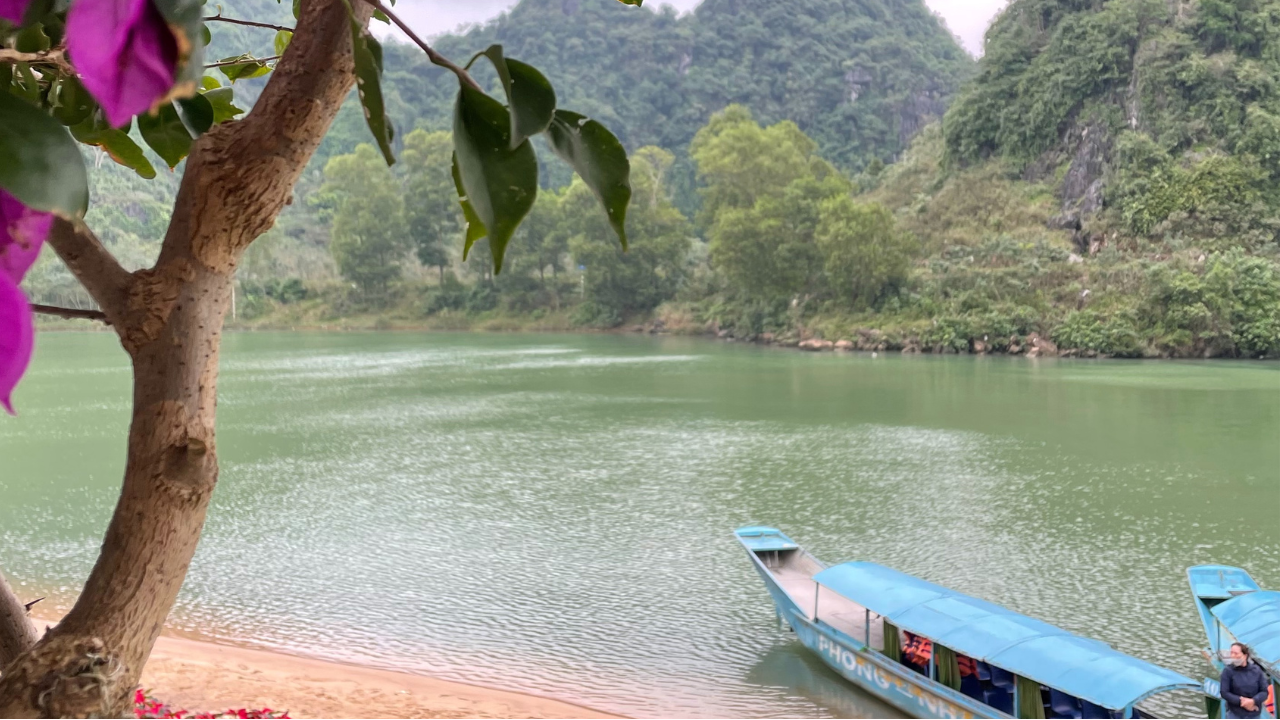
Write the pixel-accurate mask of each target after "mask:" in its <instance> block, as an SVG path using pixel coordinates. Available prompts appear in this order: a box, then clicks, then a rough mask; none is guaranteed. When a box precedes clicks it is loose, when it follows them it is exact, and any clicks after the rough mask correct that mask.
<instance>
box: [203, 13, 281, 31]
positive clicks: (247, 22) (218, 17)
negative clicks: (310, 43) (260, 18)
mask: <svg viewBox="0 0 1280 720" xmlns="http://www.w3.org/2000/svg"><path fill="white" fill-rule="evenodd" d="M204 21H205V22H224V23H231V24H232V25H247V26H249V27H258V28H266V29H268V30H279V31H282V32H293V28H291V27H288V26H286V25H272V24H271V23H260V22H254V21H252V20H241V19H239V18H229V17H222V13H218V14H217V15H214V16H213V17H207V18H205V19H204Z"/></svg>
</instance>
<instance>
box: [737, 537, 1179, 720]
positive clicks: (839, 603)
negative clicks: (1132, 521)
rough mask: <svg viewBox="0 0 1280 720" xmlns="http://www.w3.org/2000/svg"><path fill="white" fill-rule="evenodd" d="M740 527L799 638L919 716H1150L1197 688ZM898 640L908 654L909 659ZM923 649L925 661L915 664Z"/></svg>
mask: <svg viewBox="0 0 1280 720" xmlns="http://www.w3.org/2000/svg"><path fill="white" fill-rule="evenodd" d="M735 534H736V536H737V538H738V541H739V542H741V543H742V545H743V547H744V548H746V550H747V554H748V556H749V557H750V558H751V561H752V563H753V565H754V567H755V569H756V572H758V573H759V574H760V577H761V578H763V579H764V583H765V587H766V588H767V589H768V591H769V594H770V595H771V596H772V597H773V602H774V605H775V607H776V611H777V614H778V617H779V618H780V619H781V620H782V621H783V622H785V623H786V624H787V625H789V626H790V627H791V629H792V630H794V631H795V633H796V636H797V637H798V638H799V639H800V641H801V642H802V643H804V645H805V646H806V647H808V648H809V649H810V650H812V651H813V652H815V653H817V655H818V656H819V657H821V658H822V659H823V660H824V661H825V662H826V663H827V664H828V665H829V666H831V667H832V668H833V669H834V670H835V671H836V672H838V673H840V674H841V675H843V676H844V677H845V678H846V679H847V680H849V681H850V682H852V683H853V684H855V685H857V686H858V687H860V688H862V689H863V690H865V691H866V692H869V693H871V694H872V695H875V696H876V697H879V698H881V699H883V700H884V701H886V702H888V703H890V704H891V705H894V706H896V707H897V708H899V709H901V710H902V711H904V712H906V713H908V714H909V715H912V716H914V717H936V718H972V717H984V718H1008V717H1026V718H1046V717H1048V718H1081V717H1084V718H1134V717H1151V715H1149V714H1148V713H1146V712H1144V711H1143V710H1141V709H1139V708H1138V707H1137V704H1138V703H1140V702H1142V701H1143V700H1145V699H1147V698H1149V697H1151V696H1153V695H1155V694H1157V693H1163V692H1168V691H1173V690H1189V691H1193V692H1197V693H1198V692H1201V690H1202V686H1201V684H1200V683H1197V682H1195V681H1194V680H1191V679H1190V678H1187V677H1184V676H1182V675H1179V674H1178V673H1175V672H1173V671H1171V670H1166V669H1165V668H1162V667H1159V666H1156V665H1152V664H1151V663H1148V662H1145V661H1143V660H1139V659H1138V658H1135V657H1132V656H1130V655H1126V654H1124V653H1121V652H1118V651H1116V650H1114V649H1112V648H1111V647H1110V646H1108V645H1107V644H1106V643H1103V642H1100V641H1098V640H1092V639H1089V638H1085V637H1081V636H1079V635H1074V634H1072V633H1069V632H1067V631H1066V630H1063V629H1061V628H1058V627H1055V626H1053V625H1050V624H1048V623H1045V622H1042V621H1040V620H1036V619H1034V618H1030V617H1027V616H1025V615H1019V614H1018V613H1015V612H1013V611H1011V610H1009V609H1007V608H1003V607H1001V606H999V605H995V604H993V603H989V602H986V601H984V600H979V599H977V598H974V597H970V596H967V595H964V594H961V593H958V592H955V591H954V590H949V589H947V588H944V587H942V586H940V585H935V584H933V583H930V582H926V581H924V580H921V579H919V578H915V577H912V576H910V575H907V574H905V573H901V572H898V571H896V570H893V569H891V568H887V567H884V566H883V565H877V564H875V563H870V562H849V563H843V564H840V565H834V566H831V567H827V566H826V565H825V564H823V563H822V562H821V561H819V560H818V559H817V558H815V557H813V556H812V555H810V554H809V553H808V552H806V551H805V550H804V548H802V547H800V546H799V545H798V544H796V543H795V542H794V541H792V540H791V538H789V537H787V536H786V535H785V534H783V533H782V532H781V531H780V530H778V529H776V528H771V527H759V526H752V527H743V528H739V529H738V530H737V531H736V533H735ZM904 640H907V641H908V642H907V643H905V644H907V645H908V648H907V649H908V650H909V651H911V650H914V651H915V652H914V654H913V653H912V652H907V653H906V654H905V655H904V649H903V645H904V642H903V641H904ZM886 641H887V642H886ZM922 648H927V652H928V660H927V664H913V663H911V662H910V661H911V660H912V659H913V658H915V659H921V655H920V653H919V650H920V649H922ZM966 670H968V672H966Z"/></svg>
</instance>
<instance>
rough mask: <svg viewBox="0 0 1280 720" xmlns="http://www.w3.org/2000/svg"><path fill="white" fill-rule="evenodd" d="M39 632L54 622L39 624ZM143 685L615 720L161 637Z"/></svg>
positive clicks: (397, 675)
mask: <svg viewBox="0 0 1280 720" xmlns="http://www.w3.org/2000/svg"><path fill="white" fill-rule="evenodd" d="M37 622H38V623H40V625H41V628H42V629H43V626H44V625H47V624H50V623H49V622H48V621H40V620H37ZM141 684H142V687H144V688H146V689H147V691H148V693H149V694H151V695H152V696H153V697H155V699H157V700H159V701H161V702H164V703H166V704H168V705H169V706H170V707H172V708H181V709H185V710H190V711H194V712H205V711H214V712H216V711H222V710H226V709H228V708H242V707H243V708H252V709H259V708H264V707H268V708H271V709H273V710H287V711H289V715H290V716H291V717H295V718H467V717H474V718H612V717H617V716H615V715H607V714H605V713H601V712H598V711H596V710H592V709H590V708H585V707H581V706H579V705H573V704H570V703H566V702H560V701H558V700H552V699H549V698H543V697H537V696H534V695H526V694H523V693H517V692H508V691H505V690H497V689H492V688H486V687H480V686H476V685H466V684H463V683H456V682H450V681H447V680H437V679H435V678H430V677H426V676H422V675H414V674H410V673H401V672H394V671H390V670H379V669H375V668H366V667H358V666H354V665H345V664H342V663H335V662H327V661H323V660H313V659H310V658H303V657H297V656H294V655H286V654H283V653H275V652H268V651H264V650H252V649H249V648H241V647H234V646H229V645H218V644H214V643H210V642H203V641H200V640H190V639H187V638H181V637H172V636H168V635H165V636H161V638H160V639H159V640H158V641H157V642H156V646H155V649H154V650H152V652H151V659H150V660H149V661H148V662H147V666H146V668H144V669H143V672H142V683H141Z"/></svg>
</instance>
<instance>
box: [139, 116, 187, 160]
mask: <svg viewBox="0 0 1280 720" xmlns="http://www.w3.org/2000/svg"><path fill="white" fill-rule="evenodd" d="M138 130H140V131H142V139H143V140H146V141H147V144H148V145H150V146H151V149H152V150H155V151H156V154H157V155H159V156H160V157H161V158H162V159H163V160H164V161H165V162H166V163H168V164H169V168H170V169H173V168H174V167H176V166H177V165H178V163H180V162H182V158H184V157H186V156H187V153H189V152H191V133H190V132H188V131H187V127H186V126H185V125H183V124H182V118H180V117H178V111H177V110H176V109H174V107H173V103H169V104H168V105H162V106H161V107H160V111H159V112H157V113H156V114H155V115H150V114H142V115H139V116H138Z"/></svg>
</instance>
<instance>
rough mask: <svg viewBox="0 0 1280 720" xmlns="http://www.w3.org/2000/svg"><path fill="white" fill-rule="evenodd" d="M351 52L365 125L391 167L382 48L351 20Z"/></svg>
mask: <svg viewBox="0 0 1280 720" xmlns="http://www.w3.org/2000/svg"><path fill="white" fill-rule="evenodd" d="M348 7H349V6H348ZM351 48H352V53H353V55H354V56H355V61H356V90H357V91H358V92H359V93H360V104H361V105H362V106H363V107H364V119H365V123H366V124H368V126H369V132H371V133H373V139H374V141H375V142H377V143H378V149H379V150H381V151H382V157H384V158H386V160H387V164H388V165H394V164H395V162H396V156H395V155H394V154H393V153H392V151H391V140H392V139H393V138H394V137H395V128H393V127H392V126H391V120H390V118H388V117H387V107H386V104H385V103H384V102H383V99H382V45H381V44H379V43H378V41H377V40H376V39H374V37H373V35H370V34H369V31H368V30H366V29H365V28H364V27H363V26H362V25H361V24H360V23H359V22H357V21H356V20H355V18H354V17H352V19H351Z"/></svg>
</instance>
